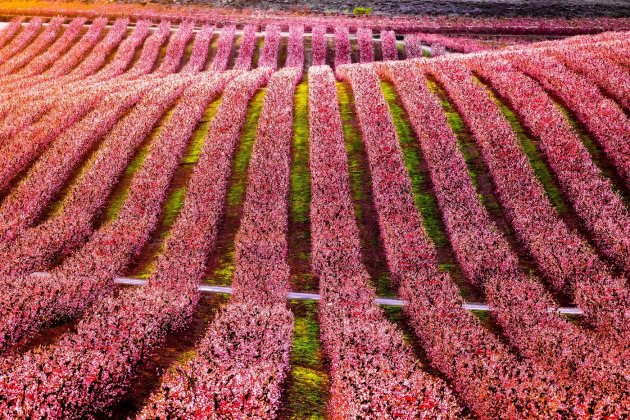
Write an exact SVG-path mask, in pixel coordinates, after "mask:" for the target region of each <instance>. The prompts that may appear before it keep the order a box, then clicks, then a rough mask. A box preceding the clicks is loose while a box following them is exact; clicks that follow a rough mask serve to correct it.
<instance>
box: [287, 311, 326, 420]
mask: <svg viewBox="0 0 630 420" xmlns="http://www.w3.org/2000/svg"><path fill="white" fill-rule="evenodd" d="M290 307H291V309H292V310H293V314H294V327H293V342H292V345H291V372H290V373H289V377H288V380H287V390H286V393H285V401H284V404H283V406H282V407H281V409H280V418H283V419H323V418H324V416H325V413H326V403H327V400H328V375H327V374H326V371H325V368H324V365H323V362H322V359H323V356H322V353H321V348H320V343H319V322H318V320H317V303H316V302H314V301H292V302H290Z"/></svg>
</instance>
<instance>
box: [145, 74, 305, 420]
mask: <svg viewBox="0 0 630 420" xmlns="http://www.w3.org/2000/svg"><path fill="white" fill-rule="evenodd" d="M300 72H301V69H295V68H287V69H283V70H280V71H278V72H276V73H275V74H274V75H273V76H272V77H271V80H270V82H269V87H268V89H267V92H266V95H265V99H264V102H263V108H262V112H261V116H260V120H259V123H258V127H257V131H256V141H255V143H254V149H253V152H252V158H251V161H250V164H249V168H248V177H247V185H248V186H247V194H246V197H245V204H244V209H243V217H242V220H241V225H240V228H239V232H238V235H237V239H236V244H235V245H236V267H235V271H234V279H233V287H234V295H233V298H232V301H231V302H230V303H229V304H228V306H227V307H226V308H225V309H223V310H222V311H221V313H220V314H219V315H218V316H217V319H216V320H215V321H214V322H213V323H212V324H211V326H210V327H209V328H208V330H207V331H206V335H205V337H204V339H203V340H202V341H201V344H200V345H198V346H197V356H196V357H195V358H194V359H193V360H191V361H189V362H187V363H183V364H178V365H176V366H175V367H174V368H173V369H171V370H170V371H169V372H168V373H167V374H166V375H165V378H164V381H163V382H162V385H161V387H160V391H159V392H158V393H157V394H155V395H154V396H153V397H152V398H151V399H150V402H149V404H148V405H147V406H146V408H145V409H144V410H143V412H142V414H141V416H140V418H146V419H149V418H164V417H184V418H185V417H208V418H214V417H225V416H228V417H230V416H246V417H257V418H264V417H273V416H274V415H275V413H276V411H277V409H278V407H279V405H280V396H281V389H282V388H281V385H282V381H283V379H284V378H285V376H286V374H287V372H288V369H289V350H290V346H291V335H292V330H293V317H292V314H291V312H290V311H289V310H288V309H287V308H286V306H285V299H286V293H287V291H288V288H289V267H288V265H287V261H286V258H287V250H288V242H287V230H288V197H289V186H290V162H291V142H292V131H293V96H294V92H295V83H296V80H297V75H298V74H299V73H300Z"/></svg>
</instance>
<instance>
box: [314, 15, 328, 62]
mask: <svg viewBox="0 0 630 420" xmlns="http://www.w3.org/2000/svg"><path fill="white" fill-rule="evenodd" d="M327 45H328V40H327V39H326V27H325V26H322V25H316V26H313V29H312V31H311V51H312V54H313V63H312V64H313V66H323V65H324V64H326V54H327V53H326V51H327V49H328V46H327Z"/></svg>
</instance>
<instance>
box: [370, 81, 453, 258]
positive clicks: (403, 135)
mask: <svg viewBox="0 0 630 420" xmlns="http://www.w3.org/2000/svg"><path fill="white" fill-rule="evenodd" d="M381 90H382V91H383V94H384V96H385V100H386V101H387V104H388V105H389V111H390V114H391V116H392V120H393V121H394V125H395V126H396V131H397V133H398V138H399V140H400V145H401V147H402V150H403V158H404V161H405V166H406V167H407V172H408V173H409V177H410V179H411V185H412V191H413V198H414V202H415V204H416V207H417V208H418V209H419V210H420V213H421V214H422V219H423V220H422V222H423V225H424V229H425V230H426V232H427V234H428V236H429V238H430V239H431V240H432V241H433V242H434V243H435V244H436V245H437V246H444V245H447V244H448V238H447V236H446V233H445V229H444V226H443V225H442V220H441V217H440V208H439V206H438V203H437V200H436V199H435V197H433V195H432V194H431V193H429V189H430V188H429V179H430V174H429V173H428V171H423V170H422V169H421V163H422V159H423V158H422V150H421V149H420V147H419V145H418V140H417V138H416V137H415V135H414V132H413V128H412V127H411V124H410V123H409V119H408V116H407V114H406V112H405V110H404V107H403V105H402V103H400V101H399V98H398V95H397V94H396V90H395V88H394V86H393V85H392V84H391V83H389V82H381Z"/></svg>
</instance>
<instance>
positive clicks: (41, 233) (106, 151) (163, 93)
mask: <svg viewBox="0 0 630 420" xmlns="http://www.w3.org/2000/svg"><path fill="white" fill-rule="evenodd" d="M189 83H190V79H188V78H180V77H174V78H172V79H170V80H165V79H162V80H161V83H160V85H159V86H157V87H155V85H153V86H152V89H151V90H150V91H148V92H147V93H146V95H144V97H143V98H142V99H141V100H140V101H139V102H138V104H137V105H136V106H135V107H134V108H133V110H131V112H129V113H128V114H127V115H125V116H124V117H123V118H121V119H120V121H118V122H117V123H116V125H115V126H114V127H113V128H112V130H111V131H110V132H109V133H108V134H107V136H106V137H105V138H104V139H103V141H102V142H101V145H100V147H99V149H98V151H97V152H96V154H95V155H94V159H93V160H92V161H91V162H90V165H89V167H88V168H86V169H85V171H84V172H83V173H82V174H81V177H80V178H79V179H78V180H77V182H76V183H75V184H74V185H73V186H72V188H71V189H70V191H69V192H68V196H67V198H66V199H65V200H64V203H63V207H62V209H61V211H60V212H59V213H58V214H55V215H54V216H53V217H51V218H49V219H47V220H46V221H44V222H43V223H41V224H40V225H38V226H36V227H34V228H32V229H29V230H28V231H27V232H24V233H22V234H21V235H20V236H18V238H17V239H16V241H15V242H14V243H11V244H10V245H9V246H7V247H3V248H0V255H2V257H1V258H0V259H1V260H2V263H1V265H0V275H19V274H23V273H27V272H32V271H41V270H43V269H45V268H46V267H47V266H48V265H49V264H50V263H51V262H52V261H53V260H54V258H55V256H57V255H59V253H68V252H70V251H71V250H73V249H74V248H75V247H76V246H77V245H78V244H79V243H81V241H82V240H83V239H84V238H85V237H87V236H89V235H90V234H91V231H92V228H91V226H92V221H93V219H94V217H95V216H96V214H97V213H98V212H99V211H100V210H102V208H103V206H104V205H105V203H106V202H107V197H108V196H109V193H110V192H111V191H112V189H113V188H114V186H115V185H116V181H117V180H118V178H119V177H120V176H121V175H122V174H123V173H124V171H125V168H126V167H127V166H128V164H129V162H130V161H131V159H132V158H133V156H134V154H135V152H136V150H137V148H138V147H139V146H140V144H141V143H142V142H143V141H144V139H145V138H146V137H147V136H148V135H149V134H151V131H152V130H153V128H154V127H155V125H156V124H157V123H158V121H159V120H160V118H161V117H162V115H164V114H165V113H166V111H167V110H168V109H169V108H170V107H171V105H172V104H173V102H174V101H176V100H177V99H178V98H179V97H180V95H181V94H182V91H183V89H184V87H185V86H186V85H187V84H189ZM114 117H115V115H114ZM118 117H120V116H118ZM115 118H117V117H115ZM112 119H113V120H114V121H115V119H114V118H112ZM101 121H105V120H101ZM81 146H83V147H81ZM79 147H80V148H79V151H78V153H76V154H75V155H74V156H71V157H70V158H74V159H73V160H74V162H75V163H78V162H79V161H80V158H81V156H82V155H84V154H85V153H87V151H88V149H87V148H86V147H85V145H80V146H79ZM71 169H72V166H70V167H69V168H68V169H67V170H66V171H64V175H66V177H68V176H69V175H70V173H71ZM60 178H61V177H60ZM40 180H41V178H40ZM43 181H44V183H46V184H48V183H47V182H45V181H47V180H46V179H44V180H43ZM57 181H58V184H57V185H63V182H59V181H61V179H58V180H57ZM39 185H40V188H41V185H42V183H40V184H39ZM44 188H45V187H44ZM49 192H50V190H49ZM50 195H52V194H50Z"/></svg>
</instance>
